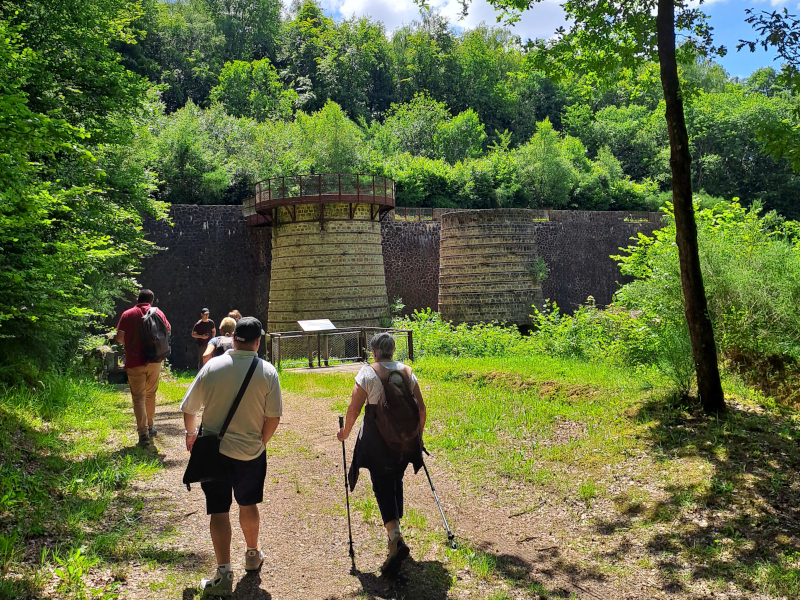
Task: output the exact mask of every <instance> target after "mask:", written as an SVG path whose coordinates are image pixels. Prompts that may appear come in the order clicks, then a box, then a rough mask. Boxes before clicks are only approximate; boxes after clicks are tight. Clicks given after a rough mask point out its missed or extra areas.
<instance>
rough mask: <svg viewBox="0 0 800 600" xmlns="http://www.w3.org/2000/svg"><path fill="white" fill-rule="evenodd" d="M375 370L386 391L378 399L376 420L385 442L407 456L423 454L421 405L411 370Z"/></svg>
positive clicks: (381, 367)
mask: <svg viewBox="0 0 800 600" xmlns="http://www.w3.org/2000/svg"><path fill="white" fill-rule="evenodd" d="M373 369H374V370H375V373H376V374H377V375H378V377H379V378H380V380H381V383H382V384H383V393H382V394H381V398H380V400H379V401H378V405H377V411H376V419H375V422H376V424H377V425H378V431H380V433H381V437H383V440H384V441H385V442H386V445H387V446H388V447H389V448H390V449H391V450H394V451H395V452H399V453H401V454H402V455H403V456H405V457H406V458H412V457H414V456H417V455H418V454H419V453H420V450H421V448H422V441H421V439H420V432H419V426H420V415H419V404H417V398H416V397H415V396H414V389H413V387H412V386H411V376H410V370H409V369H408V367H406V368H405V369H404V370H402V371H393V370H389V369H386V368H385V367H383V365H381V366H380V370H378V369H377V368H375V365H373Z"/></svg>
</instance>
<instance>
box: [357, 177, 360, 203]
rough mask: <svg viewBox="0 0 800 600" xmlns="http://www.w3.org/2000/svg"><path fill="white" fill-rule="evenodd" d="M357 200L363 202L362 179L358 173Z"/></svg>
mask: <svg viewBox="0 0 800 600" xmlns="http://www.w3.org/2000/svg"><path fill="white" fill-rule="evenodd" d="M356 200H357V201H358V202H361V179H360V177H359V176H358V175H356Z"/></svg>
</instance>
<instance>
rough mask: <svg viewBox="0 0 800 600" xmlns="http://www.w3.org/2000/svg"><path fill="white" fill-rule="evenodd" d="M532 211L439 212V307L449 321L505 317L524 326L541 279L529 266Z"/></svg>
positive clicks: (533, 249) (538, 300) (537, 301)
mask: <svg viewBox="0 0 800 600" xmlns="http://www.w3.org/2000/svg"><path fill="white" fill-rule="evenodd" d="M535 226H536V222H535V221H534V213H533V211H531V210H524V209H497V210H481V211H463V212H453V213H448V214H445V215H442V219H441V245H440V250H439V252H440V254H439V261H440V262H439V312H440V313H441V315H442V318H443V319H445V320H448V321H454V322H455V323H471V324H472V323H479V322H487V321H495V320H496V321H506V322H507V323H513V324H516V325H522V326H524V325H530V324H531V318H530V314H531V313H532V312H533V310H532V308H531V306H532V305H536V306H537V307H538V308H542V305H543V303H544V299H543V297H542V286H541V282H539V281H537V279H536V277H535V276H534V274H533V273H532V271H531V267H532V265H533V264H534V261H535V260H536V258H537V256H538V248H537V245H536V242H535V236H534V229H535Z"/></svg>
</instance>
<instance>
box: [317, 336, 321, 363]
mask: <svg viewBox="0 0 800 600" xmlns="http://www.w3.org/2000/svg"><path fill="white" fill-rule="evenodd" d="M320 337H321V334H319V333H317V366H318V367H321V366H322V347H321V344H320Z"/></svg>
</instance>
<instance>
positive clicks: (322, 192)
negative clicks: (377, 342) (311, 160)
mask: <svg viewBox="0 0 800 600" xmlns="http://www.w3.org/2000/svg"><path fill="white" fill-rule="evenodd" d="M393 208H394V182H393V181H392V180H391V179H387V178H385V177H374V176H371V175H349V174H347V175H346V174H342V175H338V174H335V175H330V174H328V175H298V176H293V177H276V178H273V179H268V180H265V181H262V182H259V183H257V184H256V189H255V196H254V197H253V198H252V199H250V200H249V201H246V202H245V204H244V214H245V218H246V219H247V224H248V225H250V226H251V227H252V226H271V227H272V236H271V237H272V271H271V277H270V291H269V308H268V316H267V328H268V330H269V331H270V332H277V331H293V330H296V329H297V323H296V322H297V321H300V320H308V319H330V320H331V321H333V323H334V324H335V325H336V326H337V327H339V328H342V327H354V326H368V327H378V326H380V325H385V321H386V320H387V318H388V316H389V303H388V299H387V295H386V277H385V274H384V268H383V254H382V251H381V226H380V217H381V215H383V214H384V213H385V212H387V211H390V210H392V209H393Z"/></svg>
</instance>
